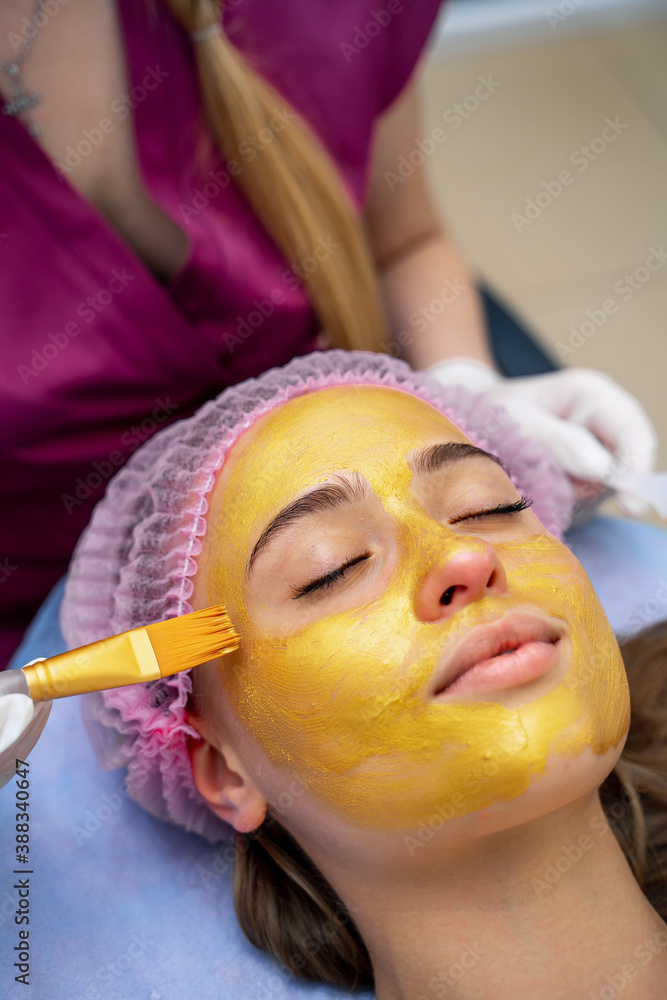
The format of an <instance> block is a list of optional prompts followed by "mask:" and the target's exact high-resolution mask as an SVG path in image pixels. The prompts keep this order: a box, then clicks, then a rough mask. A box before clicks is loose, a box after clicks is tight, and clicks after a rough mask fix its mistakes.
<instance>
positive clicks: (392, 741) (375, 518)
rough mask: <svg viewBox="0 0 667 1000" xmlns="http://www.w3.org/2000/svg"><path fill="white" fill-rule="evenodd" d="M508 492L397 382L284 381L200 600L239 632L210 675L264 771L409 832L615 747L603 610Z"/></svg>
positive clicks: (507, 484) (615, 660)
mask: <svg viewBox="0 0 667 1000" xmlns="http://www.w3.org/2000/svg"><path fill="white" fill-rule="evenodd" d="M522 506H523V505H522V502H521V497H520V496H519V494H518V493H517V491H516V489H515V487H514V486H513V485H512V482H511V481H510V479H509V477H508V476H507V474H506V473H505V472H504V471H503V469H502V467H501V466H500V464H499V463H498V462H496V461H494V460H493V459H492V458H491V457H487V456H485V455H484V454H480V453H479V452H478V451H477V450H476V449H474V447H473V446H472V445H471V442H470V441H469V440H468V439H467V438H466V437H465V435H464V434H462V433H461V432H460V431H459V430H458V429H457V428H456V427H455V426H454V425H453V424H452V423H451V421H449V420H448V419H447V418H446V417H445V416H443V415H442V414H441V413H439V412H438V411H437V410H435V409H434V408H433V407H431V406H429V405H428V404H427V403H424V402H423V401H421V400H418V399H416V398H414V397H412V396H410V395H408V394H406V393H403V392H400V391H398V390H394V389H386V388H380V387H377V388H376V387H370V386H354V387H352V386H350V387H340V388H330V389H325V390H321V391H319V392H316V393H311V394H309V395H306V396H303V397H298V398H296V399H293V400H291V401H290V402H288V403H286V404H283V405H282V406H280V407H278V408H277V409H275V410H273V411H271V412H270V413H269V414H268V415H267V416H265V417H263V418H262V419H261V420H259V421H258V422H257V423H255V424H254V425H253V427H252V428H251V429H250V430H248V431H247V432H246V433H245V434H244V435H243V436H242V437H241V438H240V439H239V441H238V442H237V444H236V445H235V446H234V448H233V449H232V451H231V453H230V455H229V456H228V458H227V460H226V462H225V465H224V467H223V469H222V471H221V474H220V476H219V478H218V482H217V484H216V488H215V491H214V493H213V495H212V497H211V513H210V516H209V530H208V534H207V536H206V559H207V561H206V566H207V570H206V582H207V588H208V594H207V597H208V600H209V602H210V603H214V602H220V603H223V604H225V605H226V606H227V608H228V610H229V613H230V615H231V617H232V620H233V622H234V625H235V627H236V629H237V631H238V632H239V633H240V635H241V637H242V638H241V647H240V650H239V651H238V653H237V654H235V656H233V657H225V658H223V660H222V661H221V667H220V676H221V683H222V685H223V686H224V690H225V692H226V697H227V698H228V699H229V702H230V703H231V706H232V708H233V712H234V714H235V716H236V717H237V718H238V719H239V720H240V721H241V723H242V724H243V727H244V728H245V729H246V730H247V731H248V732H249V733H250V734H251V736H252V737H254V740H255V741H256V743H257V744H259V747H261V750H262V751H263V754H264V755H265V757H266V759H267V761H268V762H269V764H270V766H271V767H276V768H278V769H279V770H280V771H281V773H285V774H286V775H290V776H291V777H292V779H294V778H296V779H297V781H298V783H299V785H300V787H301V788H305V789H307V790H308V793H309V794H310V795H312V796H314V798H315V800H316V801H319V802H320V803H323V804H325V805H326V806H327V807H328V808H329V809H330V810H332V811H333V812H334V813H335V814H337V815H339V816H341V817H343V818H345V820H347V821H351V822H352V823H354V824H356V825H361V826H365V827H376V828H383V829H386V830H399V829H402V830H405V829H414V828H415V827H416V826H417V824H418V823H419V822H420V821H423V820H424V818H425V817H428V816H430V815H432V814H433V813H434V810H435V812H436V814H437V815H440V816H442V817H443V819H445V820H449V819H452V818H454V817H458V816H464V815H468V814H470V813H473V812H476V811H478V810H483V809H486V808H487V807H489V806H492V805H493V804H495V803H498V802H504V801H507V800H512V799H514V798H516V797H517V796H521V795H522V794H523V793H524V792H526V790H527V789H528V788H529V786H530V785H531V784H534V783H535V782H539V781H540V779H541V777H542V776H543V775H544V774H545V773H546V771H547V770H548V767H547V765H548V764H549V763H550V762H551V761H553V760H556V759H558V760H565V761H567V762H571V761H573V760H574V759H575V758H577V757H579V755H582V754H584V753H585V752H586V753H587V754H588V756H589V757H590V756H591V753H592V754H593V755H603V754H606V753H607V751H609V750H610V749H611V748H613V747H616V746H618V744H619V743H620V741H621V740H622V739H623V737H624V735H625V733H626V731H627V726H628V722H629V696H628V690H627V683H626V679H625V672H624V668H623V665H622V661H621V658H620V653H619V650H618V646H617V644H616V641H615V639H614V637H613V634H612V631H611V628H610V626H609V623H608V621H607V619H606V617H605V615H604V612H603V611H602V608H601V606H600V604H599V602H598V600H597V597H596V596H595V593H594V591H593V589H592V587H591V584H590V582H589V580H588V578H587V577H586V575H585V573H584V571H583V570H582V568H581V566H580V565H579V563H578V562H577V560H576V559H575V558H574V556H573V555H572V554H571V553H570V551H569V550H568V549H567V547H566V546H565V545H563V544H562V543H561V542H559V541H557V540H556V539H555V538H554V537H553V536H552V535H550V534H549V533H548V532H547V531H546V530H545V529H544V528H543V527H542V525H541V524H540V522H539V521H538V520H537V518H536V517H535V515H534V514H532V512H531V511H530V510H528V509H521V508H522ZM513 649H514V650H516V651H515V652H514V653H511V652H510V651H511V650H513ZM568 766H569V764H568ZM606 770H607V771H608V770H609V767H607V768H606ZM600 780H601V779H600Z"/></svg>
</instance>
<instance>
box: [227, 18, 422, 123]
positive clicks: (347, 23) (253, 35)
mask: <svg viewBox="0 0 667 1000" xmlns="http://www.w3.org/2000/svg"><path fill="white" fill-rule="evenodd" d="M441 6H442V4H441V0H380V2H379V3H378V2H375V3H374V2H373V0H336V2H335V3H332V2H331V0H285V2H283V3H281V4H276V3H275V0H236V2H234V0H227V3H226V4H225V15H224V24H225V30H226V31H227V34H228V36H229V38H230V39H231V40H232V42H234V44H235V45H237V46H238V47H239V48H240V49H242V51H244V53H245V54H246V55H247V56H248V57H249V58H250V59H251V60H252V61H253V64H254V65H255V68H256V69H258V70H259V71H260V72H263V73H266V75H267V76H268V77H269V79H271V82H272V83H274V85H275V86H276V87H278V88H279V89H281V90H283V88H284V87H288V88H290V89H291V88H292V87H293V85H294V82H295V77H296V76H297V75H299V78H300V79H299V84H300V85H301V86H303V82H304V78H305V79H307V80H308V86H309V87H310V86H314V87H315V91H316V92H319V90H320V86H319V84H320V82H322V83H325V82H326V84H327V86H328V89H327V96H328V98H329V100H330V101H340V100H341V99H345V97H346V96H347V95H349V94H351V93H353V94H355V96H356V98H357V99H358V98H360V97H365V98H366V100H368V99H372V102H373V104H374V110H375V114H380V113H381V112H382V111H383V110H384V109H385V108H386V107H388V105H389V104H391V102H392V101H393V100H394V98H395V97H396V96H397V95H398V94H399V93H400V91H401V90H402V89H403V87H404V85H405V83H406V82H407V80H408V78H409V77H410V75H411V73H412V71H413V69H414V67H415V65H416V63H417V62H418V60H419V57H420V55H421V54H422V52H423V51H424V48H425V46H426V44H427V42H428V39H429V36H430V33H431V31H432V29H433V26H434V24H435V20H436V17H437V15H438V11H439V10H440V8H441ZM361 88H363V91H364V94H363V95H362V94H360V89H361ZM283 92H285V91H284V90H283ZM286 96H287V95H286ZM295 103H297V102H296V101H295ZM303 110H304V111H305V110H306V109H305V108H304V109H303Z"/></svg>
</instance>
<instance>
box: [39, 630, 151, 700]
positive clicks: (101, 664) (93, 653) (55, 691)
mask: <svg viewBox="0 0 667 1000" xmlns="http://www.w3.org/2000/svg"><path fill="white" fill-rule="evenodd" d="M22 673H24V674H25V678H26V680H27V682H28V687H29V689H30V691H29V693H30V697H31V698H32V700H33V701H50V700H51V699H52V698H65V697H69V696H70V695H73V694H87V693H88V692H89V691H105V690H107V689H108V688H116V687H125V685H126V684H140V683H146V682H147V681H154V680H158V679H159V678H160V677H161V676H162V675H161V673H160V667H159V664H158V662H157V659H156V658H155V653H154V651H153V647H152V645H151V641H150V639H149V638H148V635H147V633H146V629H145V628H143V627H142V628H134V629H131V630H130V631H129V632H121V634H120V635H113V636H111V637H110V638H109V639H100V640H99V641H98V642H91V643H89V644H88V645H87V646H80V647H79V648H78V649H71V650H69V651H68V652H66V653H58V655H57V656H50V657H49V658H48V659H46V660H45V659H41V660H34V661H33V662H32V663H30V664H28V665H27V666H25V667H23V669H22Z"/></svg>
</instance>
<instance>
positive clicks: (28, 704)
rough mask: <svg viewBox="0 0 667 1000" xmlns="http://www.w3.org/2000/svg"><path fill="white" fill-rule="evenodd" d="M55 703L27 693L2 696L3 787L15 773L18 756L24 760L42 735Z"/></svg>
mask: <svg viewBox="0 0 667 1000" xmlns="http://www.w3.org/2000/svg"><path fill="white" fill-rule="evenodd" d="M52 704H53V702H51V701H40V702H37V704H35V703H34V702H33V701H32V699H31V698H28V696H27V695H25V694H6V695H2V696H0V788H1V787H2V786H3V785H6V784H7V782H8V781H11V779H12V778H13V777H14V773H15V770H16V761H17V759H18V760H25V758H26V757H27V755H28V754H29V753H30V751H31V750H32V748H33V747H34V745H35V743H36V742H37V740H38V739H39V737H40V735H41V732H42V730H43V728H44V726H45V725H46V720H47V719H48V717H49V712H50V711H51V705H52Z"/></svg>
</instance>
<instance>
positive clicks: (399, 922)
mask: <svg viewBox="0 0 667 1000" xmlns="http://www.w3.org/2000/svg"><path fill="white" fill-rule="evenodd" d="M429 850H433V851H434V852H435V851H436V850H438V848H437V847H436V846H435V844H434V842H433V841H431V842H430V843H429V844H427V845H425V847H424V851H429ZM424 860H425V859H424V858H422V862H423V861H424ZM338 876H340V877H338V878H337V880H336V882H337V884H336V889H337V891H338V892H339V895H341V898H343V899H345V900H346V901H348V900H349V902H350V909H351V911H352V913H353V915H354V919H355V921H356V923H357V926H358V927H359V930H360V932H361V935H362V937H363V939H364V941H365V942H366V945H367V947H368V950H369V953H370V956H371V959H372V962H373V968H374V973H375V982H376V991H377V1000H415V998H420V1000H421V998H424V1000H425V998H428V1000H439V998H442V997H445V998H447V1000H468V998H470V1000H472V998H473V997H474V998H475V1000H510V998H511V1000H515V998H516V997H517V996H521V995H528V996H530V997H531V998H532V1000H562V998H563V997H575V996H576V997H577V998H581V1000H605V998H607V997H612V996H613V997H616V996H617V994H620V996H622V1000H638V998H641V1000H661V998H663V1000H664V982H665V976H666V974H667V927H666V926H665V924H664V923H663V921H662V920H661V919H660V917H659V916H658V914H657V913H656V912H655V910H654V909H653V908H652V907H651V906H650V904H649V903H648V901H647V899H646V897H645V896H644V894H643V893H642V891H641V890H640V888H639V886H638V885H637V883H636V881H635V879H634V877H633V875H632V872H631V870H630V868H629V866H628V863H627V861H626V859H625V857H624V855H623V853H622V851H621V849H620V847H619V846H618V843H617V841H616V838H615V837H614V834H613V832H612V831H611V828H610V827H609V825H608V823H607V821H606V819H605V818H604V815H603V813H602V810H601V807H600V803H599V799H598V796H597V793H596V794H595V795H593V796H587V797H586V799H585V800H581V801H579V802H576V803H573V804H572V805H570V806H568V807H566V808H563V809H560V810H558V811H557V812H556V813H554V814H550V815H549V816H545V817H541V818H540V819H539V820H536V821H533V823H530V824H524V825H523V826H522V827H521V828H520V829H519V828H514V829H512V830H506V831H503V832H502V833H499V834H494V835H492V836H489V837H487V838H485V843H484V844H483V846H482V847H481V849H480V844H479V843H478V844H477V845H476V848H475V849H474V850H473V849H471V848H470V846H469V845H468V846H467V847H466V848H465V849H464V850H458V851H457V852H456V854H455V856H450V857H447V858H445V859H444V861H443V859H442V857H441V854H440V852H439V853H438V860H437V862H434V863H433V864H432V865H431V867H430V868H428V871H427V870H426V868H425V867H424V868H421V869H420V870H419V871H418V872H415V871H414V870H410V871H407V870H406V873H405V875H403V874H401V875H400V876H399V878H398V880H396V879H394V878H393V874H392V878H391V879H387V875H386V872H384V877H380V876H378V875H377V873H371V875H370V877H369V878H367V879H364V878H363V875H362V873H360V872H359V871H355V872H354V873H351V872H350V873H345V872H343V874H342V876H341V873H340V871H339V872H338Z"/></svg>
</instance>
